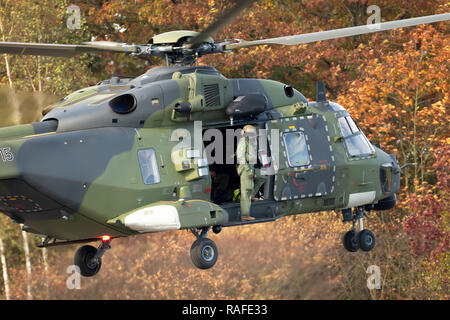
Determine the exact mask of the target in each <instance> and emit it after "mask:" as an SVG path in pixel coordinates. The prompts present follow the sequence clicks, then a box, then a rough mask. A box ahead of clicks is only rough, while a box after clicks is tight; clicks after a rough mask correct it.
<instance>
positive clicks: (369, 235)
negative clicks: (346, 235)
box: [358, 229, 375, 251]
mask: <svg viewBox="0 0 450 320" xmlns="http://www.w3.org/2000/svg"><path fill="white" fill-rule="evenodd" d="M358 242H359V247H360V248H361V250H364V251H370V250H372V249H373V248H374V247H375V235H374V234H373V232H372V231H370V230H367V229H364V230H362V231H361V232H360V233H358Z"/></svg>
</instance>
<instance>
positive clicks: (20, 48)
mask: <svg viewBox="0 0 450 320" xmlns="http://www.w3.org/2000/svg"><path fill="white" fill-rule="evenodd" d="M137 50H138V49H137V48H136V46H133V45H127V44H122V43H117V42H109V41H93V42H85V43H83V44H79V45H74V44H52V43H26V42H0V53H9V54H25V55H35V56H50V57H73V56H76V55H78V54H82V53H85V52H100V51H101V52H116V53H120V52H128V53H130V52H137Z"/></svg>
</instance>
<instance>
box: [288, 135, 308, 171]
mask: <svg viewBox="0 0 450 320" xmlns="http://www.w3.org/2000/svg"><path fill="white" fill-rule="evenodd" d="M283 139H284V143H285V145H286V153H287V158H288V162H289V166H291V167H302V166H307V165H309V164H310V159H309V153H308V147H307V145H306V138H305V135H304V134H303V132H301V131H296V132H287V133H285V134H283Z"/></svg>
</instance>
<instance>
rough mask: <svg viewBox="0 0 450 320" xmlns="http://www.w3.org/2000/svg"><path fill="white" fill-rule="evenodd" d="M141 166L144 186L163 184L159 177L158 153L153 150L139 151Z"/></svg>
mask: <svg viewBox="0 0 450 320" xmlns="http://www.w3.org/2000/svg"><path fill="white" fill-rule="evenodd" d="M138 158H139V165H140V166H141V174H142V180H143V181H144V184H147V185H148V184H155V183H160V182H161V176H160V175H159V170H158V162H157V160H156V153H155V150H153V149H143V150H139V151H138Z"/></svg>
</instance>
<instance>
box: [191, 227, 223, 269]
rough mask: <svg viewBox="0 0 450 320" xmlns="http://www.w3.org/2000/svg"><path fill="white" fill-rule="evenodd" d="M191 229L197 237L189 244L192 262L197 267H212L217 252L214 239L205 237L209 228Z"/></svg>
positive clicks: (215, 260)
mask: <svg viewBox="0 0 450 320" xmlns="http://www.w3.org/2000/svg"><path fill="white" fill-rule="evenodd" d="M191 231H192V233H193V234H194V235H195V236H196V238H197V240H195V241H194V243H193V244H192V246H191V260H192V263H193V264H194V265H195V266H196V267H197V268H199V269H209V268H212V267H213V266H214V265H215V264H216V262H217V258H218V256H219V252H218V250H217V246H216V244H215V243H214V241H212V240H211V239H208V238H207V235H208V231H209V228H203V229H201V231H199V230H197V229H191Z"/></svg>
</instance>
